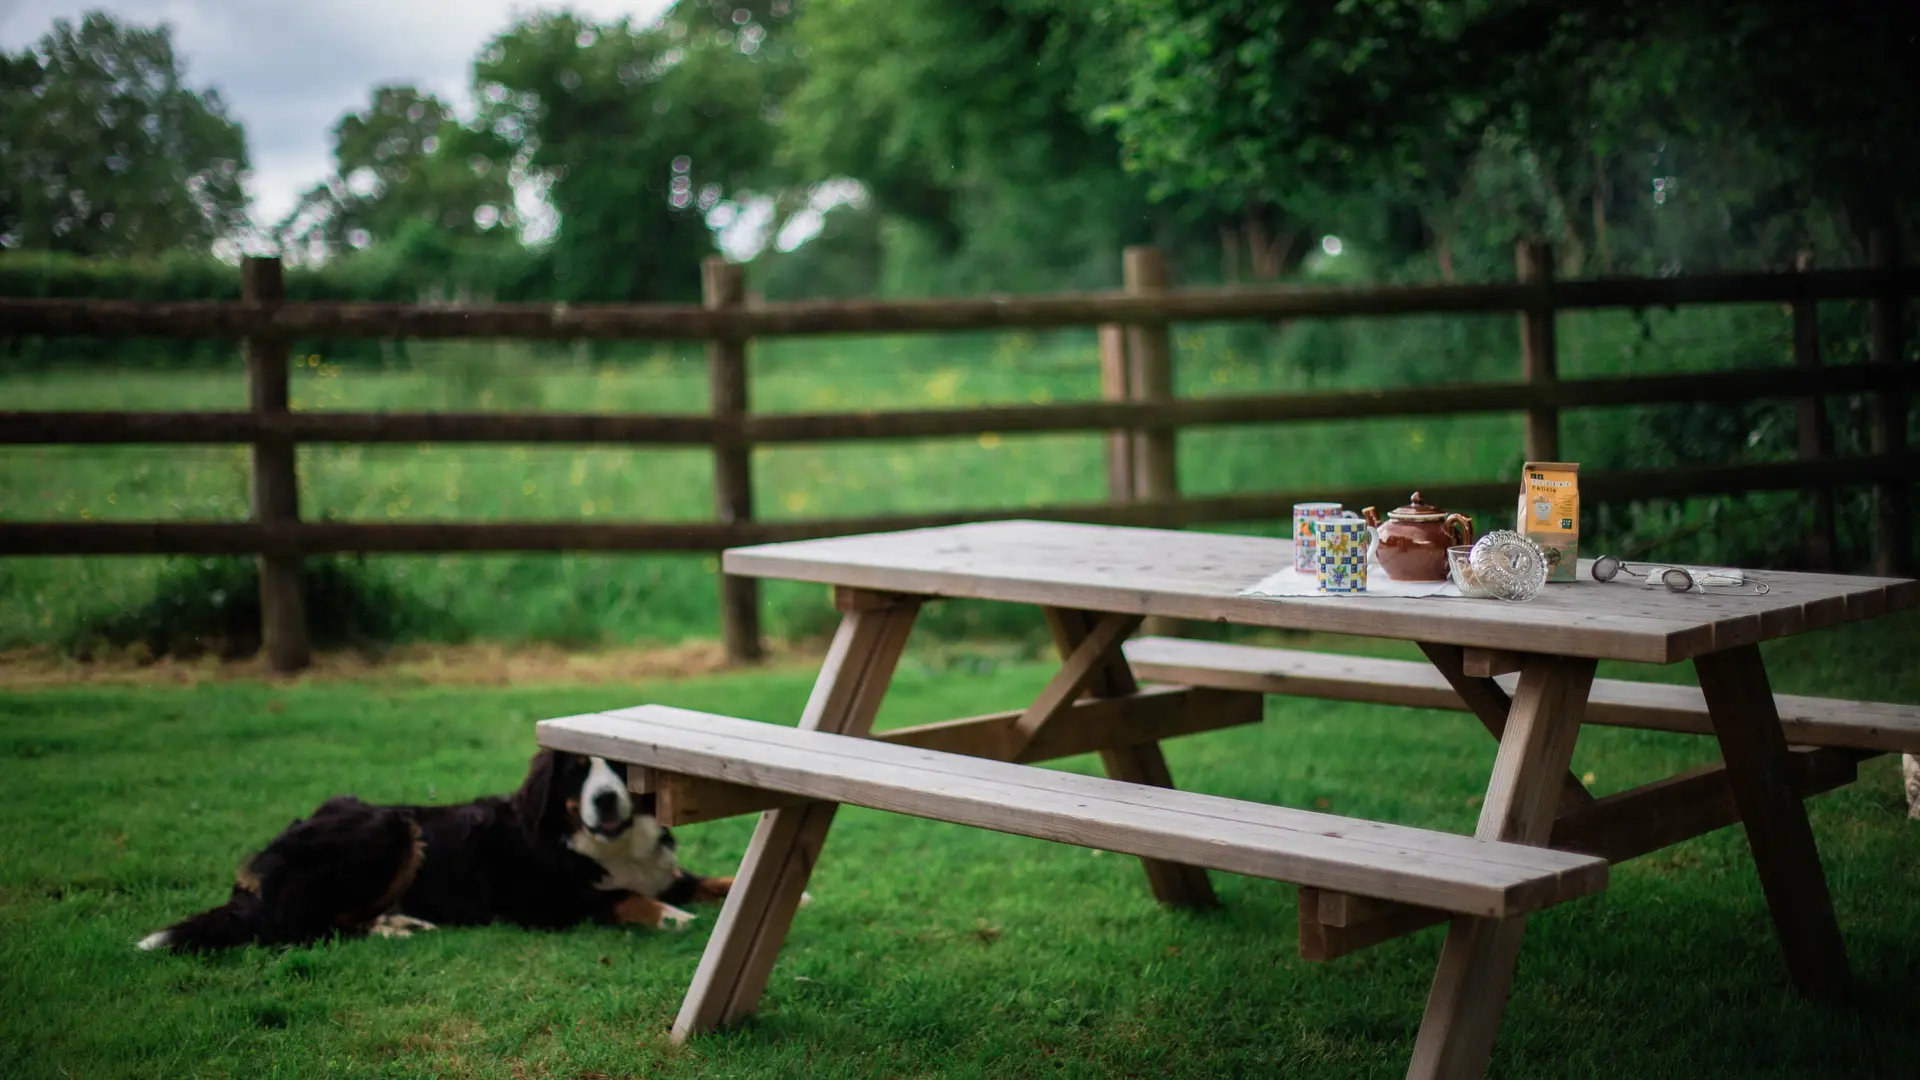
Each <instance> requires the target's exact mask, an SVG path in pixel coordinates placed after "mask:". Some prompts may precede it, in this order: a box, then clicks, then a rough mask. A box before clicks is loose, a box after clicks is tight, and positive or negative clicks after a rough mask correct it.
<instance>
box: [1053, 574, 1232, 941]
mask: <svg viewBox="0 0 1920 1080" xmlns="http://www.w3.org/2000/svg"><path fill="white" fill-rule="evenodd" d="M1044 611H1045V615H1046V619H1047V628H1048V629H1049V630H1050V631H1051V632H1052V634H1053V644H1054V649H1055V651H1057V652H1059V654H1060V655H1061V657H1062V658H1063V659H1064V660H1066V661H1067V662H1068V663H1071V662H1072V658H1074V657H1077V656H1079V655H1081V653H1082V651H1083V650H1084V649H1086V648H1087V647H1088V646H1089V643H1092V642H1095V641H1096V640H1097V639H1096V637H1095V635H1096V634H1098V633H1099V631H1100V630H1101V628H1102V627H1104V626H1106V625H1107V624H1108V622H1109V621H1110V620H1112V619H1113V618H1115V616H1111V615H1108V616H1104V617H1102V616H1099V615H1095V614H1093V613H1090V612H1084V611H1066V610H1062V609H1059V608H1046V609H1044ZM1129 621H1130V622H1132V621H1133V620H1129ZM1124 637H1125V634H1122V635H1121V638H1124ZM1118 641H1119V639H1116V640H1115V642H1114V644H1113V645H1108V646H1106V647H1105V649H1104V650H1103V651H1102V653H1101V658H1100V660H1099V662H1098V664H1097V666H1096V667H1095V669H1094V672H1093V675H1092V677H1091V678H1090V679H1088V680H1087V683H1086V686H1087V690H1088V691H1089V692H1090V693H1092V694H1093V695H1095V696H1096V698H1098V697H1120V696H1132V695H1135V694H1138V693H1139V691H1140V686H1139V684H1138V683H1137V682H1135V681H1134V678H1133V669H1131V668H1130V667H1128V666H1127V661H1126V658H1125V657H1124V656H1123V655H1121V653H1120V650H1119V649H1118V648H1117V645H1118ZM1252 711H1253V714H1254V715H1255V716H1257V715H1259V711H1260V704H1259V702H1258V701H1257V700H1256V701H1255V702H1254V704H1253V705H1252ZM1020 722H1021V723H1023V724H1024V723H1025V722H1026V718H1025V717H1022V718H1021V720H1020ZM1058 723H1059V721H1058V720H1055V721H1053V722H1052V723H1050V724H1048V725H1047V726H1046V727H1043V728H1041V729H1040V731H1039V732H1038V733H1036V734H1037V735H1040V734H1045V732H1046V731H1047V728H1050V727H1053V726H1056V725H1058ZM1028 746H1029V748H1030V747H1031V743H1029V744H1028ZM1100 766H1101V768H1103V769H1105V770H1106V773H1107V775H1108V776H1110V777H1112V778H1113V779H1115V780H1124V781H1127V782H1128V783H1133V784H1145V785H1147V786H1149V787H1158V788H1171V787H1173V773H1172V772H1171V771H1170V770H1169V769H1168V767H1167V758H1166V755H1165V754H1163V753H1162V752H1161V750H1160V744H1159V743H1158V742H1142V741H1138V740H1135V741H1131V742H1128V743H1125V744H1118V745H1113V744H1110V745H1107V746H1104V747H1102V748H1101V750H1100ZM1141 867H1142V869H1143V870H1145V872H1146V875H1147V885H1148V887H1149V888H1151V889H1152V890H1153V897H1154V899H1156V900H1158V901H1160V902H1161V903H1163V904H1171V905H1174V906H1175V907H1184V908H1190V909H1192V910H1196V911H1200V910H1205V909H1207V908H1211V907H1216V906H1218V904H1219V902H1220V901H1219V900H1218V899H1217V898H1216V897H1215V896H1214V894H1213V884H1212V882H1210V881H1208V880H1207V872H1206V871H1205V870H1204V869H1202V868H1200V867H1198V866H1191V865H1187V864H1185V863H1177V862H1168V861H1165V860H1161V859H1142V860H1141Z"/></svg>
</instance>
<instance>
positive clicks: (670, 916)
mask: <svg viewBox="0 0 1920 1080" xmlns="http://www.w3.org/2000/svg"><path fill="white" fill-rule="evenodd" d="M699 917H700V916H698V915H695V914H694V913H693V912H691V911H682V910H681V909H679V908H677V907H674V906H673V905H672V904H661V905H660V923H659V928H660V929H662V930H685V929H686V928H687V927H689V926H692V925H693V920H695V919H697V918H699Z"/></svg>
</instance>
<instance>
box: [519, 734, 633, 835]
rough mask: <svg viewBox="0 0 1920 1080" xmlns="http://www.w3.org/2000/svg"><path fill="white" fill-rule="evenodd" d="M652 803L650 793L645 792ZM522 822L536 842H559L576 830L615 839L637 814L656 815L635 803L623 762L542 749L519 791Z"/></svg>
mask: <svg viewBox="0 0 1920 1080" xmlns="http://www.w3.org/2000/svg"><path fill="white" fill-rule="evenodd" d="M640 801H641V803H650V802H651V801H652V797H651V796H642V797H641V800H640ZM513 805H514V810H515V812H516V813H517V814H518V815H519V817H520V820H521V821H522V822H523V823H525V824H526V827H527V829H528V830H529V831H530V832H531V833H532V834H533V836H534V838H535V839H537V840H546V841H560V840H562V839H563V838H565V837H568V836H571V835H573V834H574V833H576V832H579V831H581V830H585V831H586V832H587V833H589V834H591V835H593V836H597V837H600V838H602V839H613V838H614V837H617V836H620V835H621V834H622V833H624V832H626V831H627V830H628V829H629V828H631V827H632V826H633V823H634V818H635V815H636V814H639V815H651V814H652V812H653V808H652V807H651V806H650V805H638V806H637V805H636V804H635V799H634V796H633V795H631V794H630V793H629V792H628V790H627V767H626V765H625V764H624V763H621V762H617V761H607V760H606V759H605V758H597V757H588V756H587V755H585V754H569V753H564V752H561V751H556V750H542V751H540V752H539V753H538V754H535V755H534V756H533V762H532V764H531V765H530V766H529V767H528V769H527V779H526V780H525V782H523V783H522V784H521V785H520V790H519V791H516V792H514V795H513Z"/></svg>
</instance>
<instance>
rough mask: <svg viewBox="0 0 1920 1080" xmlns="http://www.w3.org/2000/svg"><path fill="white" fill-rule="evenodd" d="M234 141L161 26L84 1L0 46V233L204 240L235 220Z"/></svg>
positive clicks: (119, 241)
mask: <svg viewBox="0 0 1920 1080" xmlns="http://www.w3.org/2000/svg"><path fill="white" fill-rule="evenodd" d="M246 167H247V146H246V139H245V136H244V135H243V134H242V132H241V130H240V125H239V124H238V123H236V122H234V121H233V120H231V119H229V118H228V116H227V112H226V106H225V105H224V103H223V102H222V101H221V100H220V95H219V94H218V93H217V92H216V91H213V90H210V89H209V90H195V89H193V88H192V87H191V86H189V85H188V84H187V80H186V70H185V65H184V63H183V62H182V61H181V60H180V58H179V57H178V56H177V55H176V54H175V53H174V50H173V41H172V36H171V34H170V33H169V31H168V29H167V28H166V27H165V26H158V27H152V28H144V27H138V26H131V25H125V24H122V23H120V22H117V21H115V20H114V19H113V18H112V17H110V16H108V15H105V14H102V13H100V12H92V13H89V14H87V15H86V16H85V17H84V18H82V19H81V21H80V23H79V24H78V25H77V26H76V25H75V24H74V23H73V22H71V21H70V20H66V19H61V20H57V21H56V22H55V23H54V24H53V28H52V30H51V31H49V32H48V33H47V34H46V36H44V37H42V38H41V39H40V41H39V43H38V44H36V45H35V46H34V47H33V48H31V49H28V50H26V51H24V52H21V53H18V54H15V55H6V54H0V243H4V244H5V246H8V247H15V248H22V249H26V250H36V251H60V252H70V253H73V254H80V255H119V256H124V255H138V254H157V253H160V252H164V251H167V250H170V249H174V248H200V249H203V250H204V249H205V248H207V247H208V246H209V245H210V244H211V243H212V242H213V241H215V240H216V239H219V238H221V237H224V236H229V235H231V234H232V233H234V232H235V231H236V230H238V229H239V228H240V227H241V226H242V225H243V224H244V223H245V221H246V209H247V197H246V193H245V192H244V190H242V188H241V182H240V181H241V174H242V172H243V171H244V170H245V169H246Z"/></svg>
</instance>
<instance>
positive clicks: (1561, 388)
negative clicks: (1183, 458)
mask: <svg viewBox="0 0 1920 1080" xmlns="http://www.w3.org/2000/svg"><path fill="white" fill-rule="evenodd" d="M1870 261H1871V263H1872V265H1871V266H1870V267H1869V268H1867V269H1857V270H1817V269H1813V268H1811V267H1809V266H1807V265H1805V263H1804V262H1803V263H1802V265H1801V266H1800V268H1799V269H1798V270H1796V271H1793V272H1787V273H1765V274H1722V275H1712V276H1705V275H1703V276H1693V277H1687V276H1682V277H1669V278H1656V279H1637V278H1636V279H1625V278H1622V279H1591V280H1576V279H1567V280H1556V278H1555V277H1554V274H1553V256H1552V252H1551V251H1550V250H1549V249H1548V248H1547V247H1546V246H1545V245H1542V244H1533V243H1523V244H1521V245H1520V246H1519V249H1518V253H1517V264H1518V265H1517V268H1518V274H1517V277H1518V280H1517V281H1515V282H1513V283H1494V284H1465V285H1382V286H1365V287H1324V288H1323V287H1289V286H1274V287H1259V288H1238V287H1236V288H1221V289H1172V288H1169V282H1168V273H1167V268H1166V264H1165V262H1164V260H1163V259H1162V257H1161V255H1160V253H1159V251H1157V250H1156V249H1153V248H1147V247H1139V248H1130V249H1128V250H1127V252H1126V256H1125V288H1124V289H1123V290H1122V291H1119V292H1109V293H1081V294H1062V295H1052V296H1026V297H988V298H970V299H936V300H900V301H865V300H863V301H804V302H792V303H771V304H753V303H749V302H748V300H747V296H746V291H745V287H744V281H743V276H742V269H741V267H739V266H737V265H733V264H729V263H727V262H725V261H724V260H721V259H717V258H716V259H709V260H708V261H707V262H706V264H705V265H704V266H703V268H702V270H703V274H702V278H703V284H704V290H705V301H704V303H702V304H700V305H697V306H696V305H673V304H618V305H567V304H488V305H471V306H470V305H461V304H392V303H296V302H289V301H287V300H285V299H284V295H285V294H284V289H283V287H282V279H281V268H280V264H279V262H278V261H277V260H274V259H248V260H247V261H246V262H245V263H244V264H243V266H242V268H241V275H242V277H241V281H242V292H241V299H240V300H239V301H238V302H226V301H223V302H164V301H162V302H155V301H117V300H46V299H21V298H0V336H6V337H18V336H28V335H47V336H54V335H62V336H86V337H136V336H138V337H170V338H216V339H238V340H239V341H240V342H241V348H242V351H243V354H244V355H245V357H246V365H247V379H248V383H249V395H248V398H249V402H250V408H248V409H247V410H246V411H207V412H157V411H114V412H78V411H60V412H52V411H48V412H21V411H0V444H14V445H30V444H68V445H77V444H93V445H98V444H125V443H138V444H221V443H228V444H233V443H238V444H251V445H252V447H253V490H252V495H253V513H252V518H251V520H249V521H245V522H238V521H233V522H214V521H151V522H64V521H62V522H47V521H11V520H9V521H0V556H18V555H158V554H193V555H213V554H251V555H255V556H258V557H259V560H260V576H261V590H260V594H261V606H262V615H261V617H262V640H263V641H264V643H265V648H266V651H267V654H268V658H269V662H270V664H271V665H272V667H273V668H274V669H276V670H282V671H289V670H295V669H298V668H300V667H302V666H304V665H305V664H306V663H307V661H308V656H309V652H310V648H309V644H308V640H307V629H306V622H305V617H304V610H303V604H302V596H301V587H300V560H301V558H302V557H303V556H306V555H315V554H323V553H331V552H370V553H371V552H483V551H484V552H497V551H555V552H558V551H622V552H642V551H649V552H669V551H671V552H713V551H718V550H720V549H723V548H727V547H733V546H737V545H742V544H753V543H764V542H770V541H776V540H792V539H800V538H807V537H818V536H831V535H844V534H850V533H858V532H871V531H881V530H891V529H904V528H917V527H924V526H932V525H942V524H951V523H955V522H961V521H980V520H991V519H995V518H1012V517H1037V518H1050V519H1054V520H1063V521H1082V522H1094V523H1110V524H1129V525H1149V526H1159V527H1168V528H1178V527H1184V526H1193V525H1204V524H1211V523H1224V522H1245V521H1261V520H1266V521H1274V520H1285V519H1287V518H1289V517H1290V515H1291V508H1292V504H1293V503H1295V502H1297V501H1304V500H1309V499H1322V498H1335V499H1340V500H1342V501H1346V502H1349V503H1353V504H1356V505H1358V504H1363V503H1366V502H1382V501H1384V502H1387V503H1388V504H1392V503H1394V502H1397V501H1398V500H1399V499H1400V498H1401V497H1403V496H1404V495H1405V494H1406V491H1407V490H1408V485H1406V484H1400V485H1394V486H1375V487H1371V488H1367V489H1365V490H1352V491H1346V490H1338V491H1334V490H1328V489H1327V488H1325V487H1316V488H1314V489H1312V490H1301V491H1266V492H1252V493H1236V494H1227V495H1211V496H1202V497H1183V496H1182V495H1181V494H1180V491H1179V484H1178V468H1177V460H1176V456H1175V455H1176V446H1177V441H1178V434H1179V432H1180V431H1181V430H1183V429H1187V428H1193V427H1199V426H1206V425H1223V424H1252V423H1288V422H1299V421H1314V420H1319V421H1326V420H1349V419H1372V418H1377V417H1385V416H1414V415H1428V416H1431V415H1447V414H1466V413H1492V412H1502V411H1520V412H1523V413H1524V414H1525V418H1526V427H1525V431H1526V435H1525V452H1526V456H1527V457H1528V458H1530V459H1556V458H1558V456H1559V453H1560V445H1559V442H1560V440H1559V418H1560V412H1561V410H1563V409H1568V408H1585V407H1595V406H1624V405H1650V404H1660V403H1672V402H1706V401H1714V402H1731V401H1740V400H1751V399H1764V398H1773V399H1782V400H1790V401H1793V402H1795V403H1796V407H1797V416H1798V426H1799V432H1798V434H1799V441H1798V448H1797V456H1796V457H1795V458H1794V459H1793V460H1789V461H1769V462H1755V463H1747V464H1737V465H1721V466H1711V467H1688V468H1675V469H1658V470H1633V471H1621V472H1592V473H1587V474H1583V475H1582V477H1581V493H1582V496H1583V498H1584V499H1585V500H1586V501H1587V502H1589V503H1594V502H1607V501H1624V500H1632V499H1649V498H1684V497H1689V496H1703V495H1722V494H1735V493H1742V492H1751V491H1783V490H1798V491H1802V492H1804V493H1806V495H1807V497H1809V498H1811V499H1813V500H1814V528H1813V529H1812V530H1811V532H1810V534H1809V536H1808V538H1807V543H1806V554H1805V560H1806V562H1807V563H1808V564H1809V565H1810V566H1813V567H1815V568H1822V569H1824V568H1829V567H1831V566H1832V565H1833V561H1834V558H1835V549H1836V543H1835V533H1834V528H1835V524H1834V510H1833V493H1834V490H1835V489H1836V488H1844V487H1849V486H1870V487H1871V488H1872V490H1873V492H1874V509H1873V518H1874V522H1873V528H1872V534H1873V537H1874V554H1875V563H1876V569H1877V571H1878V572H1880V573H1883V574H1905V573H1907V572H1909V570H1910V567H1909V566H1908V562H1909V558H1910V551H1911V548H1912V538H1911V521H1912V509H1911V506H1910V502H1909V500H1910V496H1911V492H1912V488H1913V484H1914V482H1915V481H1916V480H1920V455H1916V454H1914V453H1912V452H1910V451H1909V450H1908V448H1907V431H1906V417H1907V404H1906V402H1907V395H1908V390H1909V387H1910V386H1911V385H1912V384H1913V383H1914V382H1915V381H1916V375H1917V372H1920V365H1908V364H1905V363H1903V362H1902V360H1903V357H1904V353H1905V348H1906V343H1905V340H1904V337H1903V334H1904V322H1903V317H1902V316H1903V305H1904V304H1905V303H1906V302H1907V301H1908V300H1909V299H1910V298H1912V297H1913V296H1914V295H1915V293H1916V291H1920V290H1917V289H1916V286H1920V274H1916V273H1914V272H1913V271H1912V270H1910V269H1908V268H1906V267H1904V266H1902V264H1901V260H1900V256H1899V252H1898V250H1897V248H1896V245H1895V243H1894V241H1893V239H1892V237H1891V236H1890V235H1884V234H1883V235H1880V236H1877V237H1876V238H1875V240H1874V242H1873V244H1872V247H1871V260H1870ZM1843 300H1860V301H1866V302H1868V304H1869V312H1870V314H1869V325H1868V327H1867V330H1868V334H1867V336H1868V340H1869V342H1870V356H1869V362H1868V363H1865V364H1848V365H1837V366H1823V365H1822V362H1821V356H1820V340H1819V335H1818V333H1817V328H1816V326H1815V319H1814V315H1815V308H1816V305H1817V304H1818V303H1820V302H1822V301H1843ZM1730 303H1747V304H1752V303H1774V304H1780V305H1783V306H1785V307H1786V308H1787V309H1788V310H1789V311H1790V313H1791V319H1792V340H1793V356H1794V361H1795V362H1794V364H1793V365H1792V366H1789V367H1779V368H1757V369H1743V370H1737V371H1717V372H1706V373H1684V374H1661V375H1643V376H1623V377H1615V378H1604V379H1562V378H1560V377H1559V372H1558V369H1557V364H1556V352H1555V342H1554V324H1555V319H1556V317H1557V316H1558V315H1559V314H1560V313H1562V312H1570V311H1588V310H1596V309H1606V308H1616V309H1618V308H1627V309H1634V308H1648V307H1668V308H1671V307H1675V306H1678V305H1682V304H1730ZM1502 312H1505V313H1512V314H1516V315H1518V316H1519V318H1520V321H1521V353H1522V356H1521V360H1522V362H1521V365H1520V368H1521V379H1520V380H1519V381H1514V382H1498V383H1480V384H1453V385H1441V386H1421V387H1409V388H1393V389H1377V390H1376V389H1367V390H1336V391H1325V392H1312V393H1297V392H1296V393H1281V394H1271V393H1267V394H1249V395H1239V396H1231V397H1208V398H1179V397H1176V396H1175V394H1174V381H1173V347H1172V341H1171V337H1170V330H1169V328H1170V326H1171V324H1173V323H1175V322H1190V321H1221V320H1233V319H1268V320H1271V319H1280V318H1287V319H1294V318H1346V317H1361V316H1365V317H1384V316H1393V315H1434V314H1480V315H1484V314H1496V313H1502ZM1088 326H1091V327H1097V328H1098V340H1099V343H1100V365H1101V388H1102V397H1103V400H1101V401H1098V402H1068V403H1061V404H1050V405H1016V406H990V407H968V408H946V409H919V410H901V411H886V412H865V411H861V412H837V413H801V414H787V413H782V414H759V413H755V412H753V411H752V408H751V402H750V397H749V393H748V389H749V383H748V365H747V350H748V345H749V342H751V341H752V340H753V339H755V338H763V337H770V336H777V335H825V334H879V333H889V334H891V333H903V332H913V331H921V332H950V331H967V330H973V331H979V330H1013V329H1027V330H1032V329H1052V328H1065V327H1088ZM303 337H306V338H336V339H337V338H423V339H436V338H437V339H460V338H521V339H542V340H579V339H600V340H654V341H699V340H704V341H706V342H707V343H708V344H707V367H708V374H709V381H710V392H711V407H710V410H709V411H708V413H707V414H705V415H699V414H691V415H690V414H593V413H588V414H564V413H491V412H489V413H478V412H466V413H459V412H435V413H408V412H331V411H328V412H318V411H304V410H292V409H289V407H288V395H287V379H288V370H287V343H288V342H289V341H290V340H293V339H296V338H303ZM1845 395H1865V396H1866V397H1867V399H1868V401H1869V402H1870V408H1869V421H1868V422H1869V428H1870V430H1869V432H1868V441H1869V445H1870V453H1869V454H1867V455H1865V456H1859V457H1853V458H1847V459H1837V458H1835V456H1834V437H1833V432H1832V430H1831V427H1830V425H1829V421H1828V418H1827V409H1826V400H1827V399H1828V398H1830V397H1834V396H1845ZM988 432H993V433H997V434H1001V435H1006V434H1019V433H1040V432H1103V433H1107V462H1108V496H1109V497H1108V500H1107V501H1104V502H1098V503H1085V504H1078V505H1060V506H1048V507H1038V508H1034V507H1023V508H1019V509H1016V510H1005V509H996V508H982V509H977V510H968V511H953V512H940V513H913V514H897V515H888V516H879V517H861V518H826V519H810V520H795V521H762V520H759V519H758V518H756V516H755V513H754V504H753V476H752V451H753V448H754V447H756V446H765V445H772V444H781V443H805V442H828V441H858V440H867V439H891V440H898V439H916V438H942V437H953V436H965V435H979V434H984V433H988ZM313 442H330V443H422V442H452V443H496V444H498V443H521V444H527V443H546V444H555V443H562V444H564V443H574V444H580V443H601V444H626V445H648V446H706V447H710V448H711V449H712V451H713V454H714V506H715V517H714V520H713V521H711V522H694V523H643V522H634V523H617V524H609V523H597V522H596V523H588V522H573V521H555V522H545V521H542V522H472V523H464V522H462V523H452V522H432V523H428V522H400V523H389V522H380V523H374V522H333V521H325V522H319V521H305V520H302V519H301V517H300V507H299V502H298V498H297V486H296V476H295V471H294V449H295V447H296V446H297V445H298V444H300V443H313ZM1516 483H1517V481H1516V480H1515V479H1514V478H1512V477H1501V478H1496V479H1490V480H1487V481H1486V482H1483V483H1466V484H1451V485H1422V488H1423V491H1424V492H1425V493H1426V494H1427V495H1428V496H1429V497H1431V498H1433V499H1435V500H1436V501H1444V502H1446V503H1449V504H1454V505H1467V506H1473V505H1478V506H1501V505H1506V504H1507V502H1508V501H1509V500H1510V499H1511V498H1512V497H1513V493H1514V491H1515V490H1516ZM720 601H721V616H722V618H721V624H722V627H723V636H724V639H725V642H726V648H727V652H728V654H729V656H731V657H733V658H735V659H740V660H746V659H752V658H754V657H756V656H757V655H759V653H760V649H761V642H760V630H759V617H758V616H759V596H758V591H757V588H756V586H755V583H754V582H752V581H749V580H744V579H734V578H727V577H725V576H724V575H723V576H722V578H721V584H720Z"/></svg>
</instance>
